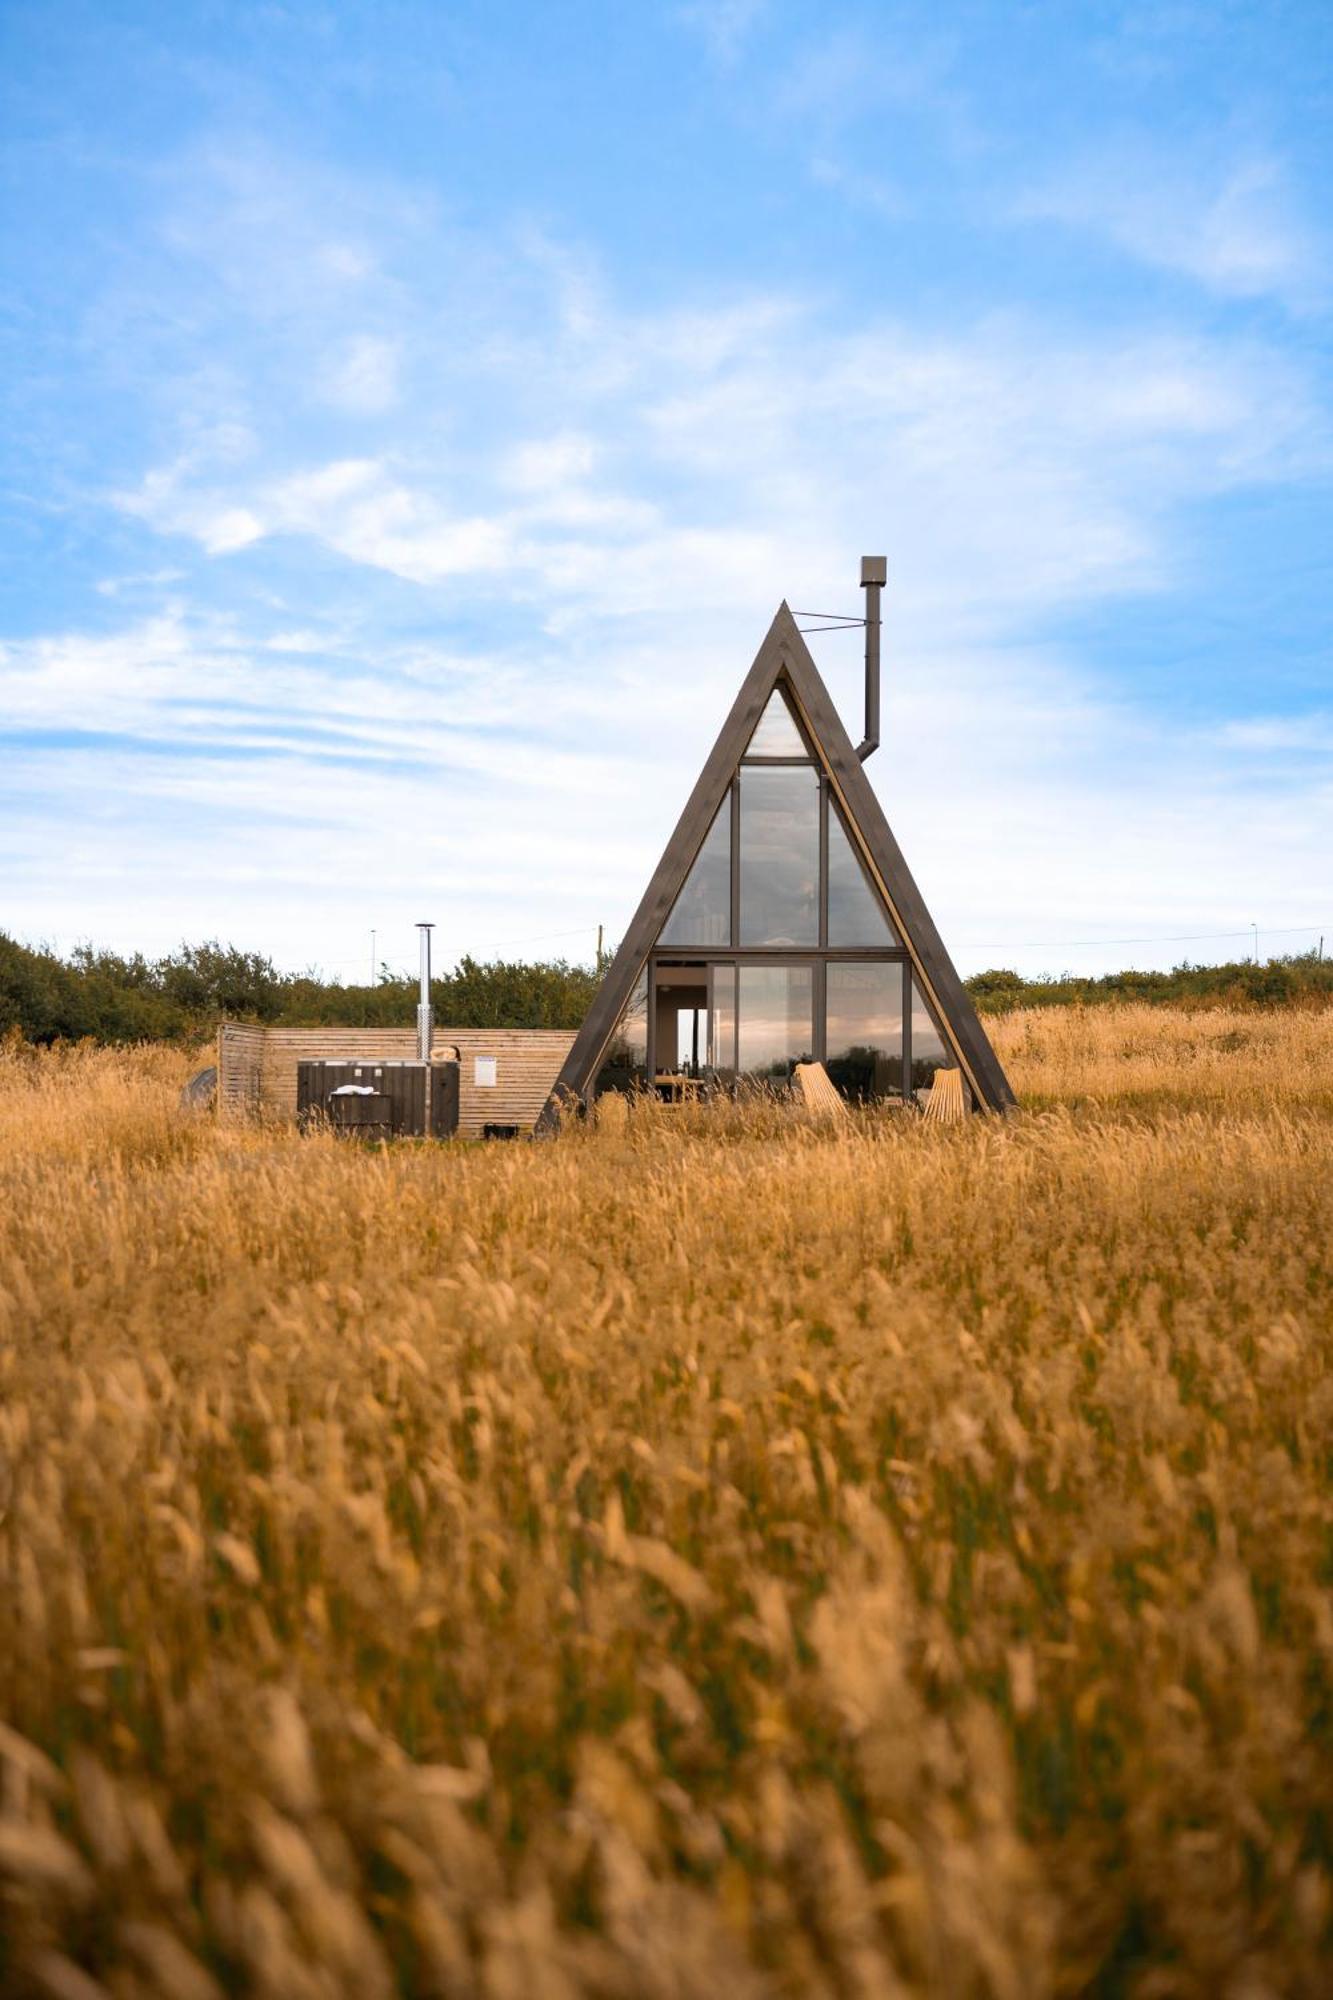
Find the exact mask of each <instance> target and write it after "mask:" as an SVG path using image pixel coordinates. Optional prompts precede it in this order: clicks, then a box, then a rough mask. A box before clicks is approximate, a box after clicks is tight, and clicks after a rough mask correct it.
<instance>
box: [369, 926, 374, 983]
mask: <svg viewBox="0 0 1333 2000" xmlns="http://www.w3.org/2000/svg"><path fill="white" fill-rule="evenodd" d="M370 983H371V985H372V986H373V985H374V984H375V933H374V931H372V932H371V933H370Z"/></svg>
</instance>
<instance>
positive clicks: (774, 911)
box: [736, 764, 820, 945]
mask: <svg viewBox="0 0 1333 2000" xmlns="http://www.w3.org/2000/svg"><path fill="white" fill-rule="evenodd" d="M736 782H737V784H738V786H739V788H740V807H741V813H740V818H741V866H740V906H741V926H740V929H741V934H740V938H739V940H738V942H739V943H741V944H770V945H811V944H818V943H819V812H820V782H819V777H818V774H817V773H816V771H815V769H814V767H813V766H812V765H810V764H773V765H767V766H766V765H763V764H754V765H746V764H743V765H742V766H741V774H740V777H739V778H738V779H737V781H736Z"/></svg>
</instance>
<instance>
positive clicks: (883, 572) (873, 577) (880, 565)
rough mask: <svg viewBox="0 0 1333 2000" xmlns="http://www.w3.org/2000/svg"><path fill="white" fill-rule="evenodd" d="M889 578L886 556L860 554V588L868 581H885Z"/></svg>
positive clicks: (863, 587)
mask: <svg viewBox="0 0 1333 2000" xmlns="http://www.w3.org/2000/svg"><path fill="white" fill-rule="evenodd" d="M888 580H889V559H888V557H887V556H862V558H861V588H862V590H864V589H865V587H866V585H867V584H868V583H887V582H888Z"/></svg>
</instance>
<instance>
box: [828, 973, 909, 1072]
mask: <svg viewBox="0 0 1333 2000" xmlns="http://www.w3.org/2000/svg"><path fill="white" fill-rule="evenodd" d="M827 978H828V1015H827V1027H828V1039H827V1047H828V1063H827V1068H828V1073H829V1076H830V1078H831V1080H832V1081H833V1082H834V1083H835V1084H836V1085H837V1087H838V1089H839V1090H840V1091H841V1092H842V1094H843V1096H844V1097H851V1098H855V1099H856V1100H858V1101H859V1102H861V1103H865V1102H867V1101H868V1100H870V1099H871V1098H876V1097H901V1096H902V1094H903V968H902V966H901V965H900V964H899V965H855V964H852V965H849V964H845V963H841V962H838V961H834V962H831V963H830V965H829V968H828V973H827Z"/></svg>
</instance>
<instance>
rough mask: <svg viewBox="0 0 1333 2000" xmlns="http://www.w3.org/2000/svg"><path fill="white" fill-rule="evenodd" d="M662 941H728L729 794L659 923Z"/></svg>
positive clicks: (729, 897) (683, 942)
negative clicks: (667, 912) (678, 890)
mask: <svg viewBox="0 0 1333 2000" xmlns="http://www.w3.org/2000/svg"><path fill="white" fill-rule="evenodd" d="M661 942H662V943H663V944H730V943H731V795H730V793H728V795H727V797H726V798H725V799H723V801H722V804H721V806H720V807H719V809H718V814H717V817H716V819H715V820H714V821H713V824H712V825H711V826H710V827H709V829H708V834H707V837H706V838H705V840H704V844H703V846H702V847H701V848H700V849H699V852H698V854H697V856H696V857H695V862H694V866H693V868H691V870H690V872H689V874H688V875H687V876H686V877H685V881H684V883H683V885H682V887H681V891H680V894H679V895H678V896H677V898H676V900H675V902H674V903H673V904H672V907H671V914H670V916H669V917H668V918H667V920H666V922H665V923H664V924H663V926H662V934H661Z"/></svg>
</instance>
